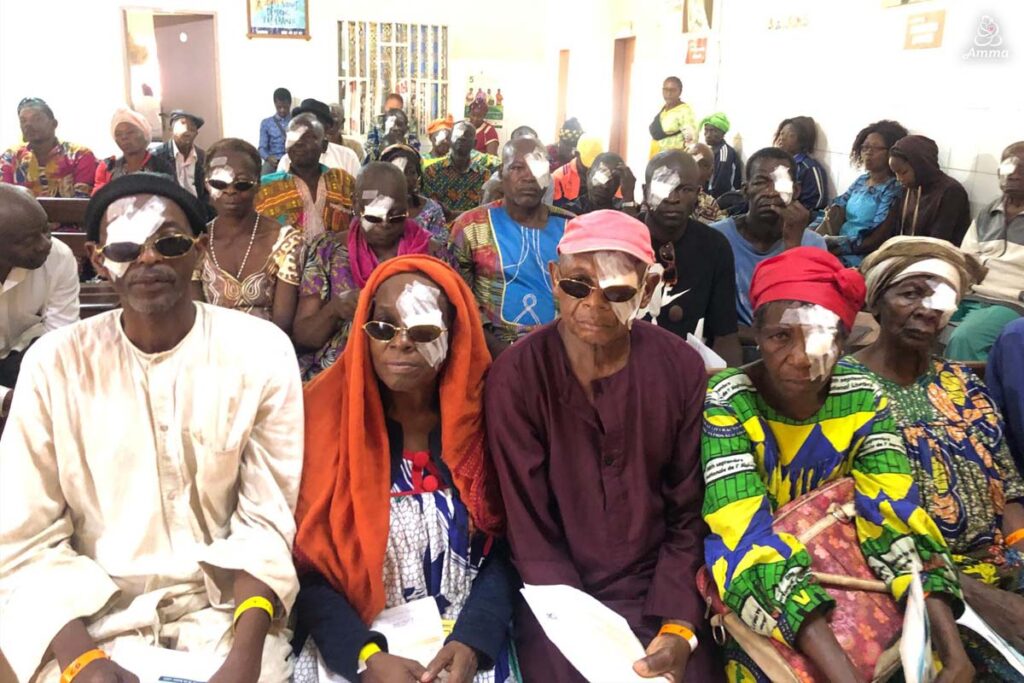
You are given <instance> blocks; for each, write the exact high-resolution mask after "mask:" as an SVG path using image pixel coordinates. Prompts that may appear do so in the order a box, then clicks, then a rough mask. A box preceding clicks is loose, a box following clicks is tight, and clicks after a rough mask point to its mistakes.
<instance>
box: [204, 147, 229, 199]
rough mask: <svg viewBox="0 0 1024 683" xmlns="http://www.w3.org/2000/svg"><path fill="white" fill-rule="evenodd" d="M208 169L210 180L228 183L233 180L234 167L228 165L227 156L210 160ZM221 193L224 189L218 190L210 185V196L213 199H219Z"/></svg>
mask: <svg viewBox="0 0 1024 683" xmlns="http://www.w3.org/2000/svg"><path fill="white" fill-rule="evenodd" d="M218 162H219V163H218ZM210 169H211V170H210V178H209V179H210V180H221V181H223V182H225V183H227V184H228V185H230V184H231V183H233V182H235V169H233V168H232V167H231V166H228V160H227V157H217V158H216V159H214V160H213V161H211V162H210ZM223 194H224V190H218V189H217V188H216V187H214V186H212V185H211V186H210V196H211V197H213V198H214V199H220V198H221V196H222V195H223Z"/></svg>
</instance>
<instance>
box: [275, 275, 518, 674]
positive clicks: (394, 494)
mask: <svg viewBox="0 0 1024 683" xmlns="http://www.w3.org/2000/svg"><path fill="white" fill-rule="evenodd" d="M489 364H490V355H489V354H488V352H487V346H486V343H485V342H484V336H483V331H482V326H481V323H480V318H479V315H478V313H477V305H476V302H475V299H474V298H473V294H472V292H471V291H470V290H469V289H468V287H467V286H466V285H465V283H464V282H463V281H462V279H461V278H460V277H459V275H458V274H456V273H455V271H453V270H452V269H451V268H450V267H448V266H447V265H446V264H444V263H442V262H441V261H438V260H436V259H433V258H431V257H427V256H405V257H399V258H395V259H391V260H389V261H385V262H384V263H382V264H380V265H379V266H378V267H377V268H376V269H375V271H374V272H373V274H372V275H371V276H370V279H369V281H368V282H367V283H366V286H365V287H364V289H363V291H362V294H361V295H360V297H359V305H358V308H357V310H356V314H355V318H354V320H353V324H352V332H351V336H350V337H349V341H348V346H347V347H346V350H345V352H344V354H343V355H342V357H341V360H340V362H338V363H336V364H335V365H333V366H332V367H331V368H329V369H328V370H326V371H324V372H323V373H322V374H321V375H319V376H318V377H317V378H316V379H315V380H314V381H313V382H311V383H310V384H309V385H307V387H306V390H305V402H306V453H305V465H304V471H303V477H302V486H301V489H300V493H299V504H298V509H297V517H298V533H297V535H296V539H295V554H296V564H297V565H298V570H299V576H300V580H301V584H302V588H301V590H300V593H299V598H298V601H297V603H296V614H297V618H298V624H297V629H296V649H299V650H301V654H300V656H299V661H298V664H297V666H296V672H295V680H296V681H297V682H298V683H305V682H306V681H314V680H316V678H317V677H316V671H317V651H318V652H319V656H320V657H321V658H322V660H323V663H324V664H326V666H327V668H328V669H330V670H331V671H334V672H336V673H339V674H341V675H343V676H345V677H346V678H347V679H349V680H357V678H356V677H357V671H360V670H362V668H363V667H364V666H365V667H366V668H365V673H363V674H362V678H361V679H360V680H362V681H363V682H364V683H365V682H368V681H388V682H390V681H403V680H407V681H414V680H420V681H431V680H433V679H434V678H435V677H436V676H437V674H438V673H439V672H440V671H441V670H443V669H447V670H448V671H449V679H448V680H449V681H452V682H453V683H455V682H459V683H468V682H469V681H473V680H479V681H483V680H488V681H492V680H497V681H504V680H506V679H507V678H509V676H510V671H509V668H510V667H509V657H508V654H507V649H506V643H507V640H508V638H507V636H508V626H509V622H510V620H511V614H512V599H513V595H514V583H515V576H514V573H513V572H512V570H511V568H510V565H509V562H508V559H507V555H506V552H505V550H504V546H503V543H502V542H500V541H497V542H496V541H495V534H499V533H500V532H501V531H502V526H503V520H502V516H501V510H502V504H501V499H500V494H499V492H498V489H497V485H496V481H495V479H494V475H493V472H492V470H491V466H490V463H489V460H488V458H486V456H485V453H484V430H483V415H482V396H483V377H484V372H485V371H486V369H487V367H488V365H489ZM421 599H427V600H429V601H430V602H427V603H425V604H426V605H428V607H429V609H432V608H433V605H436V606H437V610H438V612H439V616H438V620H439V621H441V622H443V623H444V624H445V625H451V627H450V628H448V629H446V630H447V631H450V635H449V636H448V638H447V641H446V644H445V645H444V646H443V647H441V648H440V651H439V652H437V653H434V654H435V655H436V656H434V657H433V660H431V661H419V662H417V661H414V660H413V659H408V658H404V657H402V656H398V654H399V653H389V652H387V651H386V649H387V645H388V644H387V641H386V640H385V638H384V637H383V636H382V634H380V633H378V632H375V631H373V630H371V624H372V623H373V621H374V619H375V618H376V617H378V615H379V614H380V613H381V611H382V610H384V609H386V608H395V607H400V606H403V605H406V604H408V603H412V602H414V601H417V600H421ZM431 603H432V604H431ZM422 606H423V604H420V605H418V607H422ZM439 626H440V624H439ZM310 636H311V637H310ZM492 667H493V668H494V670H493V671H488V669H491V668H492Z"/></svg>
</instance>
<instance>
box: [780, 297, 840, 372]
mask: <svg viewBox="0 0 1024 683" xmlns="http://www.w3.org/2000/svg"><path fill="white" fill-rule="evenodd" d="M779 322H780V323H782V324H783V325H799V326H800V327H801V328H803V333H804V334H803V336H804V352H805V353H806V354H807V359H808V360H809V361H810V364H811V369H810V378H811V380H812V381H816V380H819V379H821V378H823V377H826V376H827V375H828V374H829V373H831V372H832V368H833V367H834V366H835V364H836V361H837V360H839V345H838V343H837V338H838V336H839V316H838V315H836V314H835V313H833V312H832V311H830V310H828V309H827V308H825V307H824V306H819V305H818V304H803V305H801V306H798V307H796V308H787V309H786V310H785V312H783V314H782V318H780V320H779Z"/></svg>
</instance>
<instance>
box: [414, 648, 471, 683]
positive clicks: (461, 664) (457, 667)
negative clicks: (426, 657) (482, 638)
mask: <svg viewBox="0 0 1024 683" xmlns="http://www.w3.org/2000/svg"><path fill="white" fill-rule="evenodd" d="M478 665H479V661H478V660H477V656H476V652H475V651H474V650H473V648H471V647H469V646H468V645H464V644H463V643H457V642H455V641H454V640H453V641H451V642H450V643H448V644H447V645H445V646H444V647H443V648H441V651H440V652H438V653H437V656H436V657H434V661H432V662H430V664H429V665H427V671H426V673H424V674H423V675H422V676H421V677H420V681H422V683H430V682H431V681H433V680H434V679H436V678H437V676H438V674H440V673H441V672H442V671H447V672H448V683H470V681H472V680H473V677H474V676H476V670H477V667H478Z"/></svg>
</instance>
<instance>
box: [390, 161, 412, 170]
mask: <svg viewBox="0 0 1024 683" xmlns="http://www.w3.org/2000/svg"><path fill="white" fill-rule="evenodd" d="M391 163H392V164H393V165H394V166H397V167H398V168H399V170H401V171H402V173H405V167H406V166H407V165H408V164H409V160H408V159H406V158H405V157H395V158H394V159H392V160H391Z"/></svg>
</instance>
